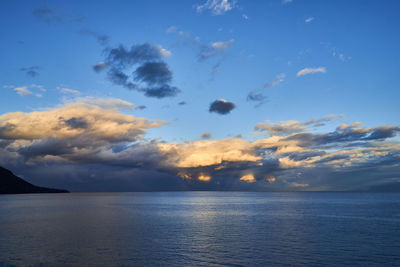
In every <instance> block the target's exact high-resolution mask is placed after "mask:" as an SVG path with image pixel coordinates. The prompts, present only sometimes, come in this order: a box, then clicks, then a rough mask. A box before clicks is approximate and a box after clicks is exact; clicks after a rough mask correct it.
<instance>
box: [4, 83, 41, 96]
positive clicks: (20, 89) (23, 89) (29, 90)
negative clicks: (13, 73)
mask: <svg viewBox="0 0 400 267" xmlns="http://www.w3.org/2000/svg"><path fill="white" fill-rule="evenodd" d="M3 87H4V88H11V89H13V90H14V91H15V92H17V94H19V95H20V96H28V95H34V96H36V97H42V94H40V93H35V92H33V90H40V91H42V92H46V89H45V88H44V87H43V86H42V85H37V84H34V83H33V84H31V85H24V86H14V85H4V86H3Z"/></svg>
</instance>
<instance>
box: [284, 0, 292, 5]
mask: <svg viewBox="0 0 400 267" xmlns="http://www.w3.org/2000/svg"><path fill="white" fill-rule="evenodd" d="M292 2H293V0H282V4H283V5H285V4H290V3H292Z"/></svg>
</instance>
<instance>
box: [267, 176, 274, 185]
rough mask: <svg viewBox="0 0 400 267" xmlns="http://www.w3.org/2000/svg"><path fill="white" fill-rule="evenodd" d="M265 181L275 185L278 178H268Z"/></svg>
mask: <svg viewBox="0 0 400 267" xmlns="http://www.w3.org/2000/svg"><path fill="white" fill-rule="evenodd" d="M264 180H265V181H266V182H267V183H273V182H275V181H276V178H275V177H273V176H269V177H266V178H265V179H264Z"/></svg>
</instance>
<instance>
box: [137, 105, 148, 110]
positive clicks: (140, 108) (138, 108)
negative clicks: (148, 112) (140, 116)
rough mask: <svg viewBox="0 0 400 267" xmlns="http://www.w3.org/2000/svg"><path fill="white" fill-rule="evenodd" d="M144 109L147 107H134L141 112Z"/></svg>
mask: <svg viewBox="0 0 400 267" xmlns="http://www.w3.org/2000/svg"><path fill="white" fill-rule="evenodd" d="M146 108H147V107H146V106H144V105H141V106H136V107H135V109H136V110H143V109H146Z"/></svg>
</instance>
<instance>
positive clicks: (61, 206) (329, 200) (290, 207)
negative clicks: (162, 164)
mask: <svg viewBox="0 0 400 267" xmlns="http://www.w3.org/2000/svg"><path fill="white" fill-rule="evenodd" d="M399 213H400V194H395V193H387V194H380V193H240V192H168V193H92V194H45V195H8V196H0V266H2V264H3V265H4V266H7V265H8V264H10V265H16V266H35V265H38V266H132V265H136V266H138V265H139V266H143V265H148V266H187V265H191V266H193V265H207V266H213V265H215V266H217V265H218V266H220V265H229V266H243V265H245V266H256V265H297V266H310V265H324V266H326V265H335V266H338V265H351V266H355V265H359V266H374V265H375V266H382V265H387V266H395V265H398V266H399V265H400V217H399Z"/></svg>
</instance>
